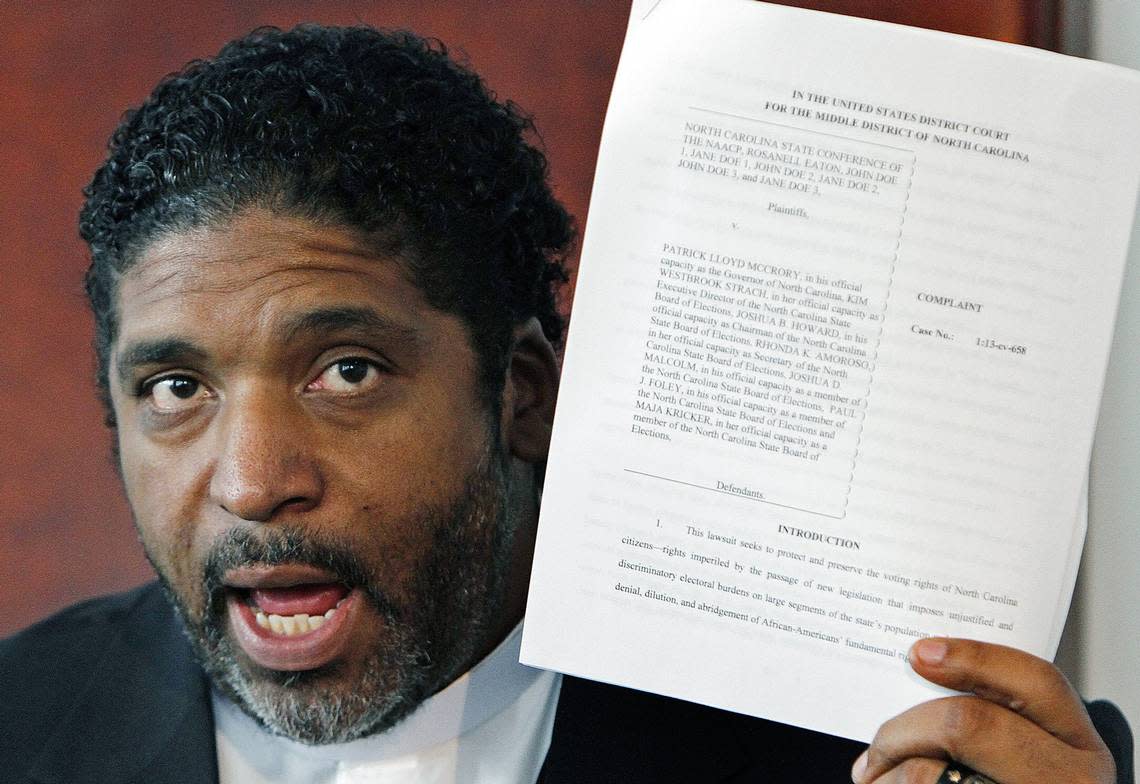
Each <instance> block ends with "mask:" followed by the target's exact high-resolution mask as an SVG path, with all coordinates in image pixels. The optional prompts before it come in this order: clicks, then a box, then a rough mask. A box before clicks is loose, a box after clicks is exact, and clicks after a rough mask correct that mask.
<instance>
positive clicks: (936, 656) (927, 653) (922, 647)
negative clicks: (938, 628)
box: [910, 639, 947, 665]
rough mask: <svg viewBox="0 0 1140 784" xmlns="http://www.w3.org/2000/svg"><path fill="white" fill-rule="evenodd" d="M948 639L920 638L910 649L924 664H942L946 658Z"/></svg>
mask: <svg viewBox="0 0 1140 784" xmlns="http://www.w3.org/2000/svg"><path fill="white" fill-rule="evenodd" d="M946 649H947V645H946V641H945V640H932V639H928V640H919V641H918V642H916V643H915V644H914V647H913V648H911V649H910V652H911V654H913V656H914V658H916V659H918V660H919V661H920V662H922V663H923V664H927V665H935V664H941V663H942V660H943V659H945V658H946Z"/></svg>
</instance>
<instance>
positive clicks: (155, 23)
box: [0, 0, 1059, 636]
mask: <svg viewBox="0 0 1140 784" xmlns="http://www.w3.org/2000/svg"><path fill="white" fill-rule="evenodd" d="M709 1H711V0H709ZM788 4H790V5H799V6H804V7H815V8H820V9H823V10H829V11H836V12H842V13H852V14H856V15H860V16H869V17H874V18H880V19H886V20H888V21H894V22H900V23H903V24H913V25H920V26H924V27H934V28H939V29H944V30H950V31H952V32H959V33H964V34H968V35H980V36H989V37H993V38H999V39H1002V40H1007V41H1015V42H1022V43H1031V44H1034V45H1037V46H1045V47H1049V48H1056V42H1057V40H1058V32H1059V31H1058V29H1057V27H1056V24H1055V22H1054V19H1055V15H1056V13H1055V12H1056V9H1055V0H937V2H935V1H934V0H931V1H930V2H920V1H919V0H817V1H816V2H810V1H808V0H801V1H800V2H791V3H788ZM627 12H628V2H624V1H622V0H617V1H615V2H585V1H582V2H561V3H540V2H533V1H529V2H523V1H522V0H513V1H511V2H506V1H501V2H494V3H491V2H485V0H479V1H478V2H477V1H476V0H471V1H470V2H463V3H457V2H452V3H447V4H443V3H424V2H421V1H420V0H385V2H383V3H378V2H372V1H369V2H350V1H349V0H322V1H321V2H308V3H305V2H288V1H285V0H274V1H273V2H269V1H268V0H263V1H262V2H249V1H247V2H221V1H220V0H208V1H202V0H198V1H196V2H193V3H173V2H169V3H162V2H154V1H153V0H147V1H146V2H143V1H142V0H104V1H103V2H97V1H96V0H90V2H72V3H66V4H64V3H53V4H47V3H42V4H41V3H35V4H33V3H31V2H28V3H4V4H2V5H0V29H2V30H3V31H4V33H3V39H4V43H3V46H2V47H0V97H2V99H3V113H2V119H0V220H2V221H3V223H2V225H0V238H2V244H0V248H2V250H0V253H2V257H3V264H2V266H0V636H3V635H5V634H8V633H10V632H12V631H15V630H16V629H19V628H21V627H22V626H25V625H27V624H28V623H30V622H32V621H33V620H35V619H36V618H39V617H42V616H43V615H45V614H47V613H49V612H51V611H53V610H55V609H58V608H60V607H63V606H65V605H67V604H70V603H71V602H74V601H76V600H78V599H81V598H85V597H88V596H93V595H97V594H100V593H105V592H108V591H112V590H118V589H122V588H126V587H129V586H132V585H136V584H138V583H141V582H143V581H145V580H147V579H149V577H150V569H149V567H148V566H147V564H146V561H145V559H144V558H143V556H142V554H141V550H140V548H139V546H138V544H137V542H136V539H135V535H134V530H133V528H132V526H131V522H130V516H129V513H128V511H127V508H126V505H125V503H124V502H123V500H122V498H121V494H120V491H119V487H118V482H117V478H116V476H115V473H114V470H113V468H112V466H111V463H110V458H109V455H110V451H109V443H110V441H109V434H108V433H107V431H105V430H104V429H103V427H102V425H101V422H102V416H101V412H100V410H99V407H98V405H97V403H96V402H95V392H94V383H93V378H94V361H93V359H92V353H91V350H90V344H91V323H90V318H89V316H88V314H87V310H86V303H85V301H84V297H83V286H82V279H83V272H84V269H85V268H86V264H87V260H86V254H85V249H84V247H83V245H82V243H81V242H80V240H79V239H78V235H77V231H76V228H75V225H76V214H77V212H78V210H79V206H80V204H81V193H80V191H81V189H82V187H83V186H84V184H86V182H87V181H88V179H89V178H90V176H91V174H92V172H93V171H94V169H95V167H96V166H97V165H98V164H99V162H100V160H101V158H102V154H103V149H104V145H105V141H106V138H107V136H108V135H109V134H110V132H111V130H112V129H113V127H114V125H115V123H116V121H117V118H118V116H119V115H120V113H121V112H122V111H123V110H124V109H126V108H127V107H129V106H132V105H134V104H137V103H138V102H139V101H141V100H142V98H143V97H144V96H145V95H146V94H147V93H148V92H149V90H150V88H151V87H152V86H153V84H154V83H155V82H156V81H157V80H158V79H159V78H160V77H161V76H163V75H164V74H166V73H168V72H170V71H172V70H175V69H177V68H178V67H180V66H181V65H182V64H183V63H184V62H185V61H187V60H189V59H192V58H194V57H200V56H204V55H207V54H212V53H213V52H216V51H217V49H218V48H219V47H220V46H221V45H222V44H223V43H224V42H225V41H227V40H229V39H231V38H233V37H235V36H238V35H240V34H242V33H244V32H246V31H247V30H249V29H251V28H253V27H256V26H259V25H266V24H272V25H277V26H280V27H289V26H292V25H294V24H296V23H298V22H302V21H316V22H323V23H328V24H352V23H357V22H364V23H368V24H372V25H375V26H380V27H401V28H409V29H412V30H415V31H417V32H419V33H422V34H425V35H430V36H435V37H438V38H440V39H441V40H443V41H444V42H445V43H447V44H448V46H449V47H451V48H452V49H453V50H455V51H460V52H463V53H466V56H467V57H468V58H469V60H470V63H471V64H472V65H473V66H474V67H475V69H476V70H477V71H479V72H480V73H481V74H483V76H484V77H485V78H486V80H487V82H488V83H489V84H490V85H491V87H492V88H493V89H494V90H495V91H496V92H497V93H498V95H499V96H500V97H502V98H510V99H512V100H514V101H516V102H517V103H518V104H520V105H521V106H523V107H524V108H525V109H527V110H528V111H529V112H531V113H532V114H533V115H534V117H535V118H536V121H537V123H538V127H539V130H540V132H541V134H542V137H543V139H544V140H545V144H546V148H547V151H548V154H549V156H550V160H551V167H552V172H553V178H554V186H555V189H556V191H557V193H558V195H559V196H560V197H561V198H562V199H563V200H564V201H565V203H566V204H567V206H568V207H569V208H570V210H571V212H573V213H574V214H575V215H577V216H578V218H579V223H580V224H583V225H584V223H585V215H586V208H587V206H588V201H589V189H590V183H591V179H592V175H593V167H594V155H595V151H596V148H597V143H598V138H599V135H600V133H601V125H602V117H603V114H604V111H605V106H606V100H607V98H608V94H609V87H610V83H611V80H612V78H613V73H614V69H615V68H616V66H617V60H618V54H619V52H620V49H621V41H622V36H623V34H624V30H625V20H626V15H627Z"/></svg>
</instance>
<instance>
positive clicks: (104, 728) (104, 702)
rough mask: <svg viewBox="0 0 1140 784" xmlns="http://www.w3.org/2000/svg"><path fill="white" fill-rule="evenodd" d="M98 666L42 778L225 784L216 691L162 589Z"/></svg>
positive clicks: (55, 740)
mask: <svg viewBox="0 0 1140 784" xmlns="http://www.w3.org/2000/svg"><path fill="white" fill-rule="evenodd" d="M96 657H97V658H96ZM92 659H93V661H96V662H97V663H96V664H95V666H94V667H93V668H92V670H91V673H90V676H89V677H88V678H87V680H86V683H85V684H84V685H83V686H82V687H81V688H80V689H79V690H78V691H77V693H76V695H75V702H74V704H73V707H72V709H71V711H70V712H69V713H67V714H66V716H65V717H64V718H63V719H62V720H61V721H60V723H59V726H58V727H57V728H56V731H55V732H54V733H53V734H52V735H51V736H50V737H49V738H48V740H47V742H46V743H45V744H44V746H43V750H42V752H41V753H40V755H39V757H38V758H37V759H36V761H35V763H34V764H33V765H32V767H31V771H30V772H31V775H32V776H33V778H34V779H36V780H38V781H42V782H44V783H45V784H70V783H72V782H85V783H86V782H91V783H92V784H103V782H106V784H111V782H116V783H121V782H140V784H141V782H148V784H165V783H166V782H169V783H170V784H175V782H177V783H178V784H216V782H217V770H216V769H217V760H216V753H215V751H214V723H213V719H212V716H211V711H210V698H209V687H208V686H207V683H206V678H205V677H204V675H203V674H202V672H201V670H200V669H199V668H198V666H197V665H196V664H195V663H194V660H193V657H192V655H191V652H190V646H189V643H188V642H187V640H186V639H185V638H184V637H183V636H182V632H181V629H180V628H179V626H178V623H177V621H176V620H175V618H174V614H173V612H172V610H171V609H170V606H169V605H168V604H167V602H166V599H165V597H163V595H162V593H161V591H160V590H158V588H157V586H152V587H151V588H150V589H148V590H147V591H146V592H145V593H144V594H143V597H142V599H141V600H140V601H139V602H138V603H137V604H135V605H134V606H133V607H132V608H131V609H130V611H129V616H128V618H127V619H125V622H124V623H123V624H121V625H120V627H119V631H118V632H117V633H116V634H115V635H114V636H113V637H111V638H110V640H109V642H108V644H107V645H106V647H105V649H104V650H103V651H102V652H101V655H100V652H98V651H92Z"/></svg>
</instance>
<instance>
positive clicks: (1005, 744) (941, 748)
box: [857, 696, 1111, 784]
mask: <svg viewBox="0 0 1140 784" xmlns="http://www.w3.org/2000/svg"><path fill="white" fill-rule="evenodd" d="M912 758H926V759H934V760H938V759H941V760H943V761H949V760H951V759H953V760H956V761H958V762H961V763H963V764H965V765H968V766H970V767H971V768H974V769H975V770H977V771H979V772H981V773H984V774H985V775H987V776H989V777H990V778H993V779H995V780H997V781H1000V782H1002V784H1031V783H1033V784H1037V782H1041V781H1053V780H1059V781H1086V780H1093V781H1101V780H1108V781H1111V778H1097V777H1096V776H1103V775H1105V774H1106V773H1108V771H1107V769H1106V760H1107V761H1108V764H1111V763H1110V761H1111V756H1110V755H1108V754H1107V752H1105V753H1103V754H1100V753H1098V752H1097V751H1086V750H1083V749H1076V748H1073V747H1071V746H1069V745H1067V744H1065V743H1064V742H1063V741H1061V740H1060V739H1059V738H1057V737H1055V736H1053V735H1051V734H1049V733H1047V732H1045V730H1043V729H1042V728H1041V727H1039V726H1037V725H1036V724H1034V723H1033V722H1031V721H1030V720H1029V719H1027V718H1025V717H1024V716H1019V715H1017V714H1016V713H1012V712H1010V711H1009V710H1006V709H1005V708H1002V707H1001V706H999V705H996V704H994V703H992V702H989V701H987V700H984V699H981V698H978V697H966V696H962V697H944V698H942V699H939V700H931V701H930V702H924V703H922V704H921V705H917V706H915V707H914V708H911V709H910V710H908V711H905V712H904V713H900V714H899V715H898V716H896V717H895V718H893V719H891V720H889V721H887V722H886V723H884V724H883V726H881V727H880V728H879V731H878V732H877V733H876V734H875V738H874V739H873V740H872V741H871V745H870V747H869V748H868V749H867V752H866V761H865V766H864V769H863V773H862V776H861V777H859V778H858V779H857V781H858V782H859V783H860V784H863V782H870V781H874V780H875V779H876V778H877V777H880V776H882V775H884V774H885V773H886V772H887V771H889V770H891V769H893V768H895V767H898V766H900V765H902V764H903V763H905V762H906V761H907V760H909V759H912ZM1090 772H1091V773H1093V774H1094V775H1091V776H1090ZM932 782H933V780H932Z"/></svg>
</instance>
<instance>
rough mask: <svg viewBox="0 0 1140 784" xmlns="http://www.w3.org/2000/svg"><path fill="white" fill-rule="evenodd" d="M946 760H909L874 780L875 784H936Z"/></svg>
mask: <svg viewBox="0 0 1140 784" xmlns="http://www.w3.org/2000/svg"><path fill="white" fill-rule="evenodd" d="M945 767H946V760H932V759H922V758H915V759H908V760H906V761H905V762H903V763H902V764H901V765H896V766H895V767H893V768H891V769H890V770H888V771H887V772H886V773H884V774H883V775H881V776H879V777H878V778H877V779H875V780H874V784H935V782H937V781H938V777H939V776H941V775H942V771H943V769H944V768H945Z"/></svg>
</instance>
